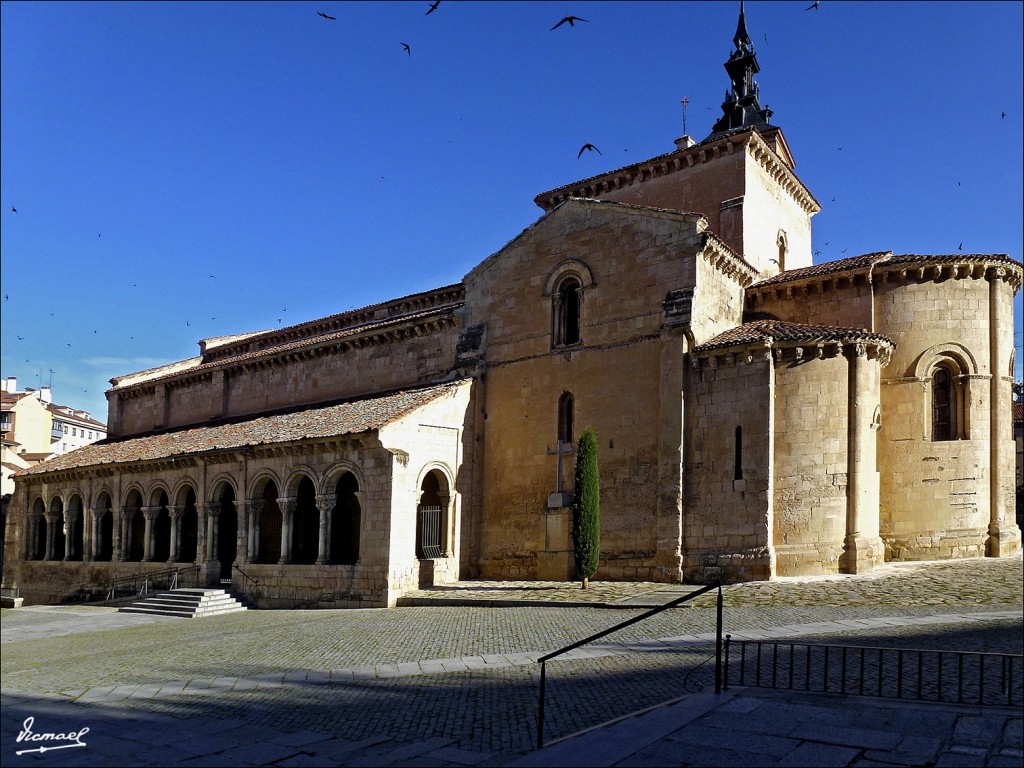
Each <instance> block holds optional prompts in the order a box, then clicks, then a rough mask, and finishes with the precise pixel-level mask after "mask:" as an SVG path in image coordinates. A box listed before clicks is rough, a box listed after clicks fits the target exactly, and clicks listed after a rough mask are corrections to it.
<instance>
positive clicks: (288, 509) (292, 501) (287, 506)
mask: <svg viewBox="0 0 1024 768" xmlns="http://www.w3.org/2000/svg"><path fill="white" fill-rule="evenodd" d="M298 503H299V502H298V499H296V498H295V497H294V496H280V497H278V499H277V506H278V509H280V510H281V514H282V515H290V514H291V513H292V512H294V511H295V507H296V506H298Z"/></svg>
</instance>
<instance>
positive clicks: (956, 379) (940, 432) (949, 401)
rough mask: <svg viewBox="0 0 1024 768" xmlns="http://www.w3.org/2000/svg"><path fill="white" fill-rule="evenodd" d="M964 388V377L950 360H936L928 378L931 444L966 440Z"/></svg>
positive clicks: (965, 397)
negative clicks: (936, 362)
mask: <svg viewBox="0 0 1024 768" xmlns="http://www.w3.org/2000/svg"><path fill="white" fill-rule="evenodd" d="M967 385H968V377H967V376H965V375H963V371H962V370H961V369H960V366H959V365H957V363H956V361H954V360H951V359H943V360H940V361H939V362H938V364H936V365H935V366H934V367H933V368H932V371H931V375H930V376H929V378H928V398H929V401H930V406H931V420H930V421H931V439H932V440H933V441H935V442H940V441H945V440H966V439H968V438H969V437H970V435H969V423H968V416H969V413H968V403H969V402H970V400H969V398H968V394H967Z"/></svg>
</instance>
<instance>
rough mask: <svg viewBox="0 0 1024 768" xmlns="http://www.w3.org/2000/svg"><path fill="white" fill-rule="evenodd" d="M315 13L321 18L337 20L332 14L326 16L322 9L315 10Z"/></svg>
mask: <svg viewBox="0 0 1024 768" xmlns="http://www.w3.org/2000/svg"><path fill="white" fill-rule="evenodd" d="M316 15H317V16H320V17H321V18H324V19H327V20H328V21H337V19H336V18H335V17H334V16H328V15H327V14H326V13H324V12H323V11H317V12H316Z"/></svg>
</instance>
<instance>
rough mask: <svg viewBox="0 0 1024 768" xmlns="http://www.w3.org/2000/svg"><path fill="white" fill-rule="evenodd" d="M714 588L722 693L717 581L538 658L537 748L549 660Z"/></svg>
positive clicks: (718, 677)
mask: <svg viewBox="0 0 1024 768" xmlns="http://www.w3.org/2000/svg"><path fill="white" fill-rule="evenodd" d="M713 589H717V590H718V601H717V610H716V617H715V693H720V692H721V690H722V585H721V583H720V582H716V583H714V584H709V585H708V586H706V587H701V588H700V589H698V590H697V591H695V592H691V593H690V594H688V595H683V596H682V597H680V598H677V599H675V600H672V601H671V602H668V603H665V604H664V605H659V606H658V607H657V608H652V609H651V610H649V611H648V612H647V613H642V614H640V615H639V616H634V617H633V618H632V619H627V620H626V621H623V622H621V623H619V624H616V625H615V626H614V627H610V628H609V629H605V630H603V631H601V632H598V633H597V634H595V635H591V636H590V637H587V638H584V639H583V640H577V641H576V642H575V643H573V644H572V645H567V646H565V647H564V648H560V649H559V650H557V651H552V652H551V653H549V654H547V655H545V656H541V657H540V658H539V659H537V662H538V663H539V664H540V696H539V700H538V703H537V749H540V748H541V747H543V746H544V688H545V682H546V679H547V667H546V664H547V662H549V661H551V659H554V658H556V657H558V656H561V655H562V654H564V653H568V652H569V651H572V650H575V649H577V648H579V647H581V646H584V645H586V644H587V643H590V642H592V641H594V640H600V639H601V638H602V637H606V636H607V635H610V634H611V633H612V632H617V631H618V630H620V629H625V628H626V627H628V626H631V625H633V624H637V623H639V622H641V621H643V620H644V619H649V618H650V617H651V616H655V615H657V614H659V613H661V612H662V611H667V610H668V609H669V608H675V607H676V606H678V605H682V604H683V603H685V602H687V601H688V600H693V599H694V598H695V597H700V596H701V595H703V594H704V593H706V592H710V591H711V590H713Z"/></svg>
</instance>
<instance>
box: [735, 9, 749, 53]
mask: <svg viewBox="0 0 1024 768" xmlns="http://www.w3.org/2000/svg"><path fill="white" fill-rule="evenodd" d="M732 42H733V45H735V46H736V47H737V48H742V47H743V46H744V45H751V42H750V35H749V34H747V18H746V15H745V14H744V13H743V0H740V20H739V23H737V24H736V35H735V36H734V37H733V39H732Z"/></svg>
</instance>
